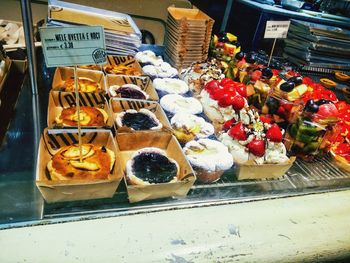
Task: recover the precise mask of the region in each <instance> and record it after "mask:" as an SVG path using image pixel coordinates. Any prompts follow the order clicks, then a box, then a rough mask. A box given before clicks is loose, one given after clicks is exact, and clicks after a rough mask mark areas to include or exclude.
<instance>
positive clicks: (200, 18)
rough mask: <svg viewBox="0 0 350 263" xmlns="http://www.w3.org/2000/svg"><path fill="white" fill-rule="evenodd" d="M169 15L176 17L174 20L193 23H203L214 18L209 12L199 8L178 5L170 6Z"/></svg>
mask: <svg viewBox="0 0 350 263" xmlns="http://www.w3.org/2000/svg"><path fill="white" fill-rule="evenodd" d="M168 13H169V15H170V16H171V17H172V18H173V19H174V21H176V22H178V23H180V21H183V20H184V19H185V21H186V22H187V23H188V24H191V25H196V24H198V25H202V24H203V23H205V22H206V21H212V22H214V20H213V19H212V18H211V17H209V16H208V15H207V14H205V13H204V12H202V11H201V10H199V9H189V8H178V7H172V6H170V7H168Z"/></svg>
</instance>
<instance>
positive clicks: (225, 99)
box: [218, 92, 235, 108]
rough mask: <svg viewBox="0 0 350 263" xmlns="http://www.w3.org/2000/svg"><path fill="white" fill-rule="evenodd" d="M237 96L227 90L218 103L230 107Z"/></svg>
mask: <svg viewBox="0 0 350 263" xmlns="http://www.w3.org/2000/svg"><path fill="white" fill-rule="evenodd" d="M234 97H235V94H234V93H230V92H225V93H224V94H223V95H222V97H221V98H220V99H219V100H218V104H219V106H220V107H224V108H226V107H228V106H230V105H231V104H232V103H233V102H234V100H233V98H234Z"/></svg>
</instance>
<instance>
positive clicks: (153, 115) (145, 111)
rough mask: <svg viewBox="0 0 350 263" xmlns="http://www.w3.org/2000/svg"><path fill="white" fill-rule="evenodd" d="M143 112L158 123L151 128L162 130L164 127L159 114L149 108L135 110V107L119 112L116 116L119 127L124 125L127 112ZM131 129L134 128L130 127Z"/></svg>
mask: <svg viewBox="0 0 350 263" xmlns="http://www.w3.org/2000/svg"><path fill="white" fill-rule="evenodd" d="M137 112H139V113H143V114H145V115H147V116H149V117H150V118H151V119H153V120H154V122H155V123H156V124H157V126H154V127H152V128H151V130H160V129H161V128H162V127H163V124H161V123H160V121H159V120H158V118H157V116H156V115H155V114H154V113H153V112H151V111H150V110H148V109H140V110H139V111H137V110H134V109H129V110H126V111H123V112H120V113H118V114H117V118H116V122H117V125H118V127H123V126H124V125H123V117H124V115H125V114H126V113H131V114H135V113H137ZM130 129H131V130H134V129H133V128H130Z"/></svg>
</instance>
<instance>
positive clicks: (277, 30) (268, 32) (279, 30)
mask: <svg viewBox="0 0 350 263" xmlns="http://www.w3.org/2000/svg"><path fill="white" fill-rule="evenodd" d="M289 25H290V21H266V28H265V34H264V38H286V37H287V34H288V29H289Z"/></svg>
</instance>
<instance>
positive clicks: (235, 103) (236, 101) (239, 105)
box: [232, 95, 245, 111]
mask: <svg viewBox="0 0 350 263" xmlns="http://www.w3.org/2000/svg"><path fill="white" fill-rule="evenodd" d="M244 105H245V99H244V98H243V97H242V96H241V95H236V96H234V97H233V100H232V108H233V109H234V110H235V111H240V110H241V109H243V107H244Z"/></svg>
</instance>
